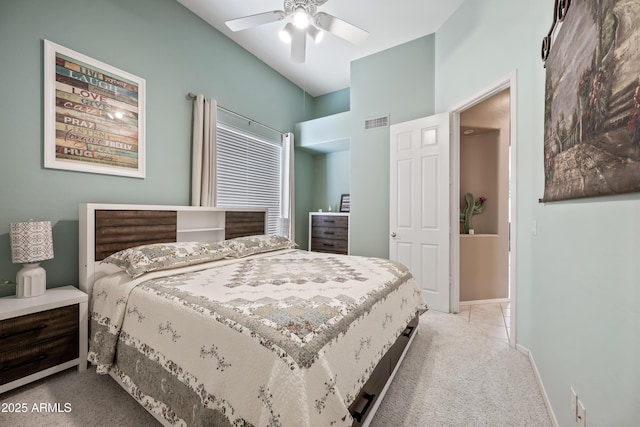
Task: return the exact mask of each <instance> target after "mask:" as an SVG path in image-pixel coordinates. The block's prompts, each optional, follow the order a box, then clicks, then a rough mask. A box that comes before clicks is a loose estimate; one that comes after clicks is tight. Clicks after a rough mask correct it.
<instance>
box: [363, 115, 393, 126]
mask: <svg viewBox="0 0 640 427" xmlns="http://www.w3.org/2000/svg"><path fill="white" fill-rule="evenodd" d="M387 127H389V115H388V114H387V115H386V116H380V117H374V118H372V119H367V120H365V121H364V130H370V129H377V128H387Z"/></svg>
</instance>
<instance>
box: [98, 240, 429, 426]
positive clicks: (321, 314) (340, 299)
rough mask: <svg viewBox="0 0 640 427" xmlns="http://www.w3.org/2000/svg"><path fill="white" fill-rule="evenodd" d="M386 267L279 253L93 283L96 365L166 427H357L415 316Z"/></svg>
mask: <svg viewBox="0 0 640 427" xmlns="http://www.w3.org/2000/svg"><path fill="white" fill-rule="evenodd" d="M425 309H426V307H425V305H424V302H423V300H422V296H421V294H420V290H419V288H418V285H417V283H416V281H415V280H414V278H413V277H412V276H411V274H410V273H409V271H408V270H407V269H406V268H405V267H404V266H402V265H400V264H397V263H394V262H392V261H389V260H383V259H378V258H368V257H356V256H344V255H333V254H323V253H316V252H307V251H301V250H281V251H276V252H271V253H267V254H260V255H251V256H248V257H244V258H238V259H232V260H221V261H215V262H211V263H206V264H198V265H192V266H188V267H181V268H178V269H173V270H163V271H154V272H152V273H146V274H143V275H142V276H140V277H137V278H135V279H131V278H130V277H129V276H128V275H127V274H126V273H125V272H118V273H114V274H112V275H109V276H106V277H104V278H102V279H100V280H98V281H97V282H96V283H95V284H94V288H93V298H92V308H91V319H90V330H91V340H90V348H89V360H90V361H91V362H92V363H93V364H95V365H96V366H97V372H98V373H102V374H104V373H111V375H113V376H114V377H116V379H117V380H118V381H119V382H120V383H121V384H122V385H123V386H124V387H125V388H126V389H127V391H128V392H129V393H130V394H131V395H132V396H133V397H134V398H136V399H137V400H138V401H139V402H140V403H141V404H142V405H143V406H145V407H146V408H147V409H148V410H149V411H150V412H152V413H154V414H155V415H156V417H157V418H159V419H161V420H162V421H163V423H164V424H166V425H194V426H204V425H208V426H211V425H213V426H270V427H276V426H296V427H297V426H350V425H351V424H352V422H353V420H352V419H351V416H350V414H349V411H348V407H349V405H350V404H351V403H352V402H353V400H354V399H355V398H356V396H357V394H358V392H359V390H360V389H361V387H362V385H363V384H364V383H365V382H366V380H367V379H368V377H369V375H370V374H371V372H372V371H373V369H374V368H375V366H376V364H377V363H378V361H379V360H380V359H381V358H382V356H383V355H384V354H385V353H386V351H387V350H388V349H389V348H390V347H391V345H392V344H393V343H394V342H395V340H396V338H397V337H398V336H399V335H400V334H401V333H402V331H403V330H404V328H405V326H406V325H407V323H408V322H409V320H411V319H412V318H413V317H414V316H415V313H416V311H418V312H421V311H424V310H425Z"/></svg>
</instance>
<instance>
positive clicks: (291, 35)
mask: <svg viewBox="0 0 640 427" xmlns="http://www.w3.org/2000/svg"><path fill="white" fill-rule="evenodd" d="M326 2H327V0H285V1H284V7H283V8H284V10H273V11H271V12H264V13H258V14H256V15H249V16H244V17H242V18H236V19H231V20H229V21H226V22H225V24H226V25H227V27H229V29H230V30H231V31H241V30H246V29H248V28H253V27H257V26H259V25H263V24H268V23H271V22H277V21H283V20H285V19H289V18H291V20H290V22H288V23H287V24H286V25H285V26H284V28H283V29H282V30H281V31H280V38H281V39H282V40H283V41H285V42H287V43H289V42H290V43H291V60H292V61H293V62H304V58H305V51H306V39H307V38H306V35H307V34H308V35H309V36H310V37H311V38H312V39H313V41H314V42H316V43H319V42H320V40H321V39H322V36H323V35H324V31H326V32H328V33H331V34H333V35H335V36H338V37H340V38H342V39H344V40H346V41H348V42H351V43H353V44H359V43H362V42H364V41H365V40H366V38H367V37H368V36H369V33H368V32H367V31H365V30H363V29H362V28H358V27H356V26H355V25H353V24H350V23H348V22H346V21H343V20H342V19H339V18H336V17H335V16H333V15H329V14H328V13H324V12H318V6H322V5H323V4H325V3H326Z"/></svg>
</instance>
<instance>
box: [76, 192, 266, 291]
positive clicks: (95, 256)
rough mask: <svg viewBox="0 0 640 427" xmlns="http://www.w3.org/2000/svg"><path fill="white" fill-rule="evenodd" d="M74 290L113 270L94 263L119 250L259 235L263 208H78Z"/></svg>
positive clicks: (263, 223)
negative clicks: (77, 284)
mask: <svg viewBox="0 0 640 427" xmlns="http://www.w3.org/2000/svg"><path fill="white" fill-rule="evenodd" d="M79 218H80V233H79V234H80V242H79V243H80V278H79V279H80V289H81V290H83V291H84V292H87V294H89V296H91V290H92V288H93V282H95V280H97V279H98V278H100V277H102V276H104V275H106V274H109V273H111V272H113V271H117V268H116V267H113V266H111V265H108V264H101V263H100V261H102V260H103V259H105V258H106V257H108V256H109V255H111V254H113V253H115V252H118V251H121V250H123V249H127V248H131V247H135V246H139V245H144V244H151V243H161V242H189V241H207V242H213V241H221V240H225V239H232V238H235V237H243V236H251V235H255V234H265V230H266V220H267V210H266V209H244V208H243V209H227V208H225V209H221V208H205V207H195V206H146V205H110V204H97V203H87V204H82V205H80V212H79Z"/></svg>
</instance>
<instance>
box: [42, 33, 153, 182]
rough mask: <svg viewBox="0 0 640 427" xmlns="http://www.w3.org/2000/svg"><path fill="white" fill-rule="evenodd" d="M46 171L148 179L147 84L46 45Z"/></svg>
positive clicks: (56, 47)
mask: <svg viewBox="0 0 640 427" xmlns="http://www.w3.org/2000/svg"><path fill="white" fill-rule="evenodd" d="M44 44H45V46H44V47H45V49H44V50H45V55H44V73H45V74H44V102H45V105H44V114H45V117H44V150H45V152H44V165H45V167H47V168H55V169H67V170H74V171H81V172H91V173H102V174H110V175H122V176H128V177H135V178H144V176H145V138H144V129H145V128H144V123H145V121H144V117H145V116H144V114H145V108H144V107H145V102H144V100H145V80H144V79H142V78H140V77H137V76H135V75H133V74H130V73H127V72H125V71H122V70H119V69H117V68H115V67H112V66H110V65H108V64H105V63H102V62H99V61H97V60H95V59H93V58H90V57H88V56H85V55H83V54H81V53H78V52H75V51H73V50H71V49H67V48H65V47H63V46H60V45H57V44H55V43H52V42H50V41H48V40H45V41H44Z"/></svg>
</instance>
